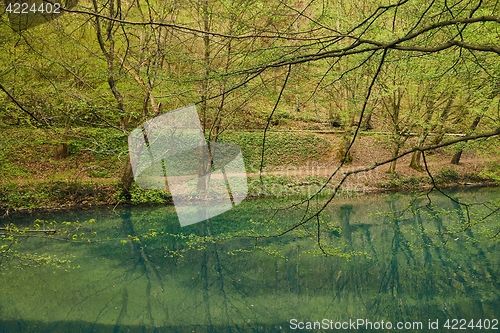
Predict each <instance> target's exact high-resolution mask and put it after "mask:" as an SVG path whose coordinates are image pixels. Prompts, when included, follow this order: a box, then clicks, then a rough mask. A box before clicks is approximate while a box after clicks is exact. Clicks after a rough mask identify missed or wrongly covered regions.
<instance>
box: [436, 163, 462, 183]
mask: <svg viewBox="0 0 500 333" xmlns="http://www.w3.org/2000/svg"><path fill="white" fill-rule="evenodd" d="M438 177H439V178H440V179H441V180H442V181H456V180H458V179H459V176H458V172H457V170H456V169H455V168H454V167H452V166H445V167H442V168H441V169H439V175H438Z"/></svg>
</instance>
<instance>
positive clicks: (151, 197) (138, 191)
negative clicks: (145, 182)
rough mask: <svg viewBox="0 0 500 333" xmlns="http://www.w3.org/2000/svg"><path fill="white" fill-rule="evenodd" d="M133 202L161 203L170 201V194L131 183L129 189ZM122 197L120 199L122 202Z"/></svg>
mask: <svg viewBox="0 0 500 333" xmlns="http://www.w3.org/2000/svg"><path fill="white" fill-rule="evenodd" d="M130 195H131V200H130V201H131V202H132V203H133V204H163V203H169V202H172V196H171V195H170V194H169V193H168V192H167V191H164V190H147V189H143V188H142V187H139V186H137V185H135V184H134V185H133V186H132V189H131V191H130ZM124 200H125V199H124V198H121V201H123V202H124Z"/></svg>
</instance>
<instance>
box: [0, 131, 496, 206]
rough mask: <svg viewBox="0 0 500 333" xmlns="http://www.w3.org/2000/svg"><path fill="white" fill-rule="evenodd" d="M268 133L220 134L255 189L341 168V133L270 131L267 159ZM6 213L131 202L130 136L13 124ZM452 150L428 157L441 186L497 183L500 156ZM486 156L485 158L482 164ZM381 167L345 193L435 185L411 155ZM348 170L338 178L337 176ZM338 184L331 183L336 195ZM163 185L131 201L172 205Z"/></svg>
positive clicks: (280, 192) (286, 188)
mask: <svg viewBox="0 0 500 333" xmlns="http://www.w3.org/2000/svg"><path fill="white" fill-rule="evenodd" d="M262 138H263V133H262V132H236V131H228V132H224V133H223V134H222V135H221V137H220V139H221V141H225V142H232V143H234V144H237V145H238V146H239V147H241V150H242V154H243V157H244V160H245V165H246V168H247V172H248V175H249V179H248V183H249V195H250V196H252V197H256V196H268V195H270V196H288V195H301V194H302V195H303V194H311V193H314V192H316V191H317V190H318V189H319V188H320V187H321V186H322V184H323V183H324V182H325V181H326V179H327V178H328V176H329V175H330V174H331V173H332V172H333V171H334V170H335V168H336V167H337V166H338V161H337V160H336V158H335V156H336V149H337V147H338V143H339V137H338V135H329V136H326V135H322V134H317V133H310V132H288V133H287V132H269V133H268V134H267V137H266V144H265V150H264V164H263V165H264V171H265V174H264V175H263V177H262V182H261V178H260V177H259V174H258V171H259V168H260V164H261V159H262ZM0 142H2V149H1V150H0V167H1V169H0V170H1V177H0V210H1V211H0V213H2V212H3V213H5V212H6V211H13V210H19V209H36V208H41V207H45V208H65V207H78V206H95V205H116V204H119V203H125V202H126V200H125V198H124V197H123V196H122V195H121V192H122V189H121V186H120V182H119V179H120V178H121V176H122V174H123V171H124V168H125V165H126V162H127V159H128V153H127V137H126V135H124V134H122V133H120V132H118V131H110V130H109V129H99V128H76V129H72V130H65V129H58V128H53V129H50V130H47V129H44V130H41V129H37V128H28V127H12V128H4V129H3V130H2V131H0ZM353 153H354V161H353V163H352V164H351V165H349V166H348V167H347V170H354V169H356V168H359V167H363V166H368V165H371V164H373V162H374V161H375V160H381V159H382V158H384V156H385V154H387V147H386V145H385V144H384V139H383V138H379V137H377V136H376V135H372V136H370V135H369V133H368V135H363V136H360V137H359V138H358V141H357V142H356V145H355V146H354V147H353ZM451 154H452V152H451V151H445V150H443V151H438V152H436V153H435V154H433V155H432V156H431V157H430V158H429V163H430V166H431V167H432V168H433V169H432V171H433V174H434V176H435V181H436V182H437V183H438V184H440V185H442V186H449V185H464V184H472V183H474V184H478V183H480V184H481V183H483V184H484V183H486V184H493V183H494V181H495V180H498V179H499V178H500V177H499V174H500V163H499V162H498V158H496V159H495V155H480V154H479V153H478V152H477V150H476V149H475V148H474V147H472V148H469V150H468V151H466V152H465V154H464V160H466V159H468V161H473V162H466V163H463V164H462V165H460V166H451V165H449V162H448V161H449V158H450V156H451ZM478 161H479V162H478ZM384 171H385V170H384V168H383V167H381V168H379V169H377V170H375V171H370V172H368V173H363V174H360V175H354V176H352V177H350V178H349V179H348V180H347V181H346V182H345V183H344V185H343V187H342V189H341V190H340V192H339V193H340V194H342V195H356V193H366V192H374V191H380V190H416V189H419V188H426V187H429V186H430V184H431V182H430V179H429V177H428V176H427V175H426V174H425V173H422V172H417V171H414V170H411V169H409V168H408V167H407V163H406V161H404V160H403V161H402V162H401V163H400V164H399V166H398V173H397V174H386V173H385V172H384ZM341 175H342V173H339V175H338V176H336V177H335V178H334V181H338V180H339V179H340V177H341ZM334 187H335V183H334V182H333V183H332V184H330V185H328V186H327V188H326V190H327V191H326V194H328V193H331V192H332V191H333V189H334ZM170 201H171V197H170V195H169V194H168V193H165V192H164V191H157V190H156V191H155V190H144V189H141V188H139V187H137V186H134V188H133V189H132V193H131V200H130V203H132V204H142V203H165V202H170Z"/></svg>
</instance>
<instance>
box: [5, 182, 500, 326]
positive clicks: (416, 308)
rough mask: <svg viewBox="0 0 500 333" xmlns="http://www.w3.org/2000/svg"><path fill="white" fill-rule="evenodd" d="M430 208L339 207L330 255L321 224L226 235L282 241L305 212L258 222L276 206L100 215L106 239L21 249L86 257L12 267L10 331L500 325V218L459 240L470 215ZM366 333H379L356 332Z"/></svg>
mask: <svg viewBox="0 0 500 333" xmlns="http://www.w3.org/2000/svg"><path fill="white" fill-rule="evenodd" d="M457 195H459V194H457ZM464 195H465V196H467V195H469V196H471V198H472V199H473V198H474V197H475V196H482V197H484V196H485V195H491V197H492V198H498V192H497V193H494V192H492V193H489V194H488V193H486V194H485V193H479V194H478V193H471V194H463V195H462V196H464ZM426 200H427V199H426V198H425V197H422V198H419V199H417V200H415V202H414V203H413V205H412V206H409V205H408V204H409V202H410V198H409V197H408V196H403V195H392V196H380V197H370V198H364V199H363V200H361V199H360V200H351V201H339V202H338V203H335V204H334V205H332V207H331V208H330V210H329V211H328V212H326V213H325V214H324V216H323V224H321V230H320V232H321V240H322V242H324V245H325V248H326V247H327V246H330V245H331V247H330V248H334V247H333V246H335V249H336V250H338V251H340V252H338V253H339V254H344V255H345V256H344V257H323V256H317V255H312V254H308V253H311V252H314V251H316V252H317V249H318V247H317V244H316V242H315V239H316V238H315V237H316V235H315V232H314V231H315V230H316V226H314V225H312V226H311V228H310V229H308V228H307V227H304V228H298V229H297V230H296V232H293V233H290V234H287V235H285V236H283V237H280V238H261V239H258V240H256V239H254V238H248V237H233V238H231V239H227V240H221V239H220V238H217V236H221V235H226V234H228V233H230V232H233V233H234V232H236V231H238V230H242V229H252V228H255V229H256V230H269V231H270V232H272V230H273V228H279V227H280V225H285V226H288V225H289V224H290V223H292V222H293V221H296V220H297V218H299V217H300V216H301V215H300V212H299V211H297V212H295V211H286V212H283V213H282V214H281V215H279V216H276V217H275V221H274V223H273V222H264V223H262V224H255V223H254V224H253V223H252V222H249V220H250V219H252V220H254V221H264V220H265V219H266V218H268V217H269V216H270V211H269V210H267V208H266V207H268V206H269V205H268V204H269V202H268V201H254V202H246V203H242V205H241V207H239V208H238V209H235V210H234V211H231V212H228V213H226V214H223V215H221V216H219V217H218V218H216V219H212V220H211V221H209V222H205V223H200V224H197V225H193V226H190V227H187V228H182V229H181V228H179V227H178V224H177V221H176V219H175V214H174V211H173V209H172V208H169V207H166V208H165V207H163V208H126V209H122V210H119V211H117V212H111V211H98V212H94V216H96V215H98V218H97V219H98V225H99V232H98V235H99V236H98V240H99V241H96V242H93V243H89V244H80V243H71V242H57V241H54V240H47V239H30V240H29V241H27V242H23V244H20V246H22V248H23V249H24V250H25V251H37V252H39V253H42V252H43V253H58V254H59V255H63V254H66V255H71V256H73V255H74V256H75V258H74V259H73V262H72V267H71V268H69V269H65V268H59V269H58V268H54V267H38V268H25V269H22V270H19V269H7V268H3V269H2V271H1V272H2V275H1V276H0V293H1V296H2V297H1V298H0V314H1V321H0V331H2V332H290V331H301V330H300V329H298V328H299V327H304V328H306V325H307V322H311V323H313V322H315V321H318V322H319V323H320V324H322V327H323V331H328V329H326V327H327V326H328V325H330V324H331V325H333V326H328V328H335V327H334V326H335V323H344V322H349V321H351V322H352V321H356V320H358V319H360V320H361V319H363V320H365V321H366V320H368V321H370V322H372V324H373V323H380V322H381V321H384V322H385V323H387V322H391V324H392V325H394V327H393V329H392V331H397V330H395V325H396V324H397V323H398V322H401V323H412V322H421V323H422V330H423V331H427V329H428V325H429V323H430V322H432V323H435V322H436V321H438V323H439V329H437V330H433V331H438V332H439V331H443V332H444V331H448V330H447V329H445V328H444V326H443V325H444V324H445V323H446V320H447V319H450V320H451V319H466V320H467V322H469V321H470V320H471V319H474V320H479V319H482V320H484V319H490V320H492V319H495V318H496V319H500V318H499V317H500V307H499V304H500V292H499V291H500V285H499V284H500V282H499V280H498V274H499V266H498V262H499V260H498V259H499V253H500V252H499V250H500V248H499V245H498V239H495V238H491V237H488V235H486V234H483V231H484V228H486V227H488V226H493V227H495V226H496V227H498V225H499V220H498V217H496V220H492V219H491V220H490V221H489V224H482V225H481V226H480V227H478V228H464V229H465V231H464V232H461V233H457V232H449V231H450V230H452V229H450V228H452V227H453V228H455V227H457V228H459V229H460V228H462V227H463V226H464V225H466V224H467V223H468V220H467V212H465V211H464V208H463V207H462V206H459V205H456V204H455V203H454V202H452V201H449V200H444V199H439V200H437V199H436V200H434V202H433V203H434V204H435V205H433V206H428V207H427V206H426V205H427V201H426ZM416 207H422V209H420V210H419V209H416ZM380 212H383V213H382V214H381V213H380ZM88 213H89V212H84V213H83V214H88ZM469 213H470V212H469ZM477 213H479V212H477ZM52 218H55V219H61V220H64V219H65V217H64V216H59V217H58V216H54V217H52ZM82 219H83V217H82ZM329 224H330V225H331V227H328V225H329ZM263 226H264V227H263ZM259 228H264V229H259ZM151 230H154V232H157V233H159V236H156V237H154V236H153V233H152V232H151ZM448 232H449V233H448ZM144 235H148V237H145V236H144ZM136 236H137V237H136ZM214 237H215V238H214ZM107 238H110V239H111V240H109V241H107V240H106V239H107ZM117 238H120V239H122V240H123V239H125V240H126V241H121V240H118V239H117ZM346 257H347V258H346ZM78 266H79V267H80V268H77V267H78ZM292 319H295V321H292V323H291V322H290V321H291V320H292ZM324 319H325V320H326V321H323V320H324ZM300 323H302V324H303V325H304V326H300ZM326 324H328V325H326ZM325 325H326V326H325ZM350 327H351V328H352V326H350ZM371 327H372V328H373V329H372V330H373V331H377V332H380V331H385V330H384V329H378V330H375V328H374V327H373V325H372V326H371ZM497 327H499V329H500V326H497ZM293 328H297V329H295V330H294V329H293ZM358 330H359V331H372V330H371V329H370V327H369V326H362V327H358V329H357V330H351V331H358ZM303 331H307V330H303ZM309 331H314V330H309ZM316 331H320V330H316ZM346 331H347V330H346Z"/></svg>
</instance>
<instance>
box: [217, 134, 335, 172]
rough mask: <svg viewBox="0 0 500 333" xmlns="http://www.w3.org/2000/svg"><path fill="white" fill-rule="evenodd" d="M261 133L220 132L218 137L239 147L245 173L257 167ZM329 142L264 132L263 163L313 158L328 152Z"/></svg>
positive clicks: (294, 162)
mask: <svg viewBox="0 0 500 333" xmlns="http://www.w3.org/2000/svg"><path fill="white" fill-rule="evenodd" d="M263 137H264V135H263V133H262V132H234V131H226V132H224V133H223V134H222V135H221V137H220V139H221V141H225V142H232V143H234V144H236V145H238V146H239V147H240V148H241V151H242V154H243V158H244V160H245V165H246V166H247V171H248V172H256V171H258V169H259V165H260V161H261V150H262V140H263ZM330 147H331V143H329V142H328V141H327V140H325V139H323V138H322V137H320V136H317V135H314V134H308V133H306V134H303V133H286V132H268V133H267V135H266V142H265V154H264V166H265V167H276V166H280V167H281V166H283V165H300V164H305V162H306V161H314V160H318V159H320V158H321V157H322V156H324V154H325V152H327V151H329V150H330Z"/></svg>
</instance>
